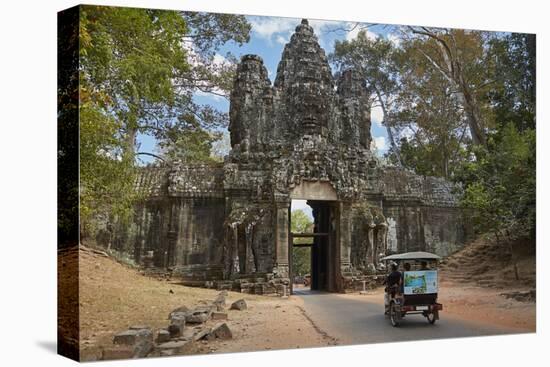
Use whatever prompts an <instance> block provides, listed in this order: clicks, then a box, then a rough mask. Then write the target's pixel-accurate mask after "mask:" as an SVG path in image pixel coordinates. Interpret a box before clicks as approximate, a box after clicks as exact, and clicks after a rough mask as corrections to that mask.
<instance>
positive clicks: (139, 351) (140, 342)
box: [133, 329, 155, 358]
mask: <svg viewBox="0 0 550 367" xmlns="http://www.w3.org/2000/svg"><path fill="white" fill-rule="evenodd" d="M153 349H155V344H154V343H153V332H152V331H151V330H149V329H142V330H139V332H138V335H137V336H136V344H135V346H134V357H133V358H144V357H147V355H148V354H149V353H151V352H152V351H153Z"/></svg>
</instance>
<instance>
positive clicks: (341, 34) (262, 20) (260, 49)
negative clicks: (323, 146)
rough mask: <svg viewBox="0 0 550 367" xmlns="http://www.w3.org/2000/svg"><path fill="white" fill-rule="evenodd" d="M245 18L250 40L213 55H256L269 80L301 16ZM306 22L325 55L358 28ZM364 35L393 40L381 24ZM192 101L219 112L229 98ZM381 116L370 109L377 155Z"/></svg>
mask: <svg viewBox="0 0 550 367" xmlns="http://www.w3.org/2000/svg"><path fill="white" fill-rule="evenodd" d="M247 18H248V20H249V22H250V23H251V24H252V31H251V37H250V42H248V43H247V44H244V45H242V46H238V45H237V44H235V43H234V42H230V43H228V44H226V45H224V46H223V47H222V48H221V49H220V50H219V52H218V54H217V55H216V58H217V59H220V60H223V57H224V56H225V55H226V54H227V53H228V52H230V53H231V54H233V55H235V56H236V57H237V58H240V57H241V56H242V55H245V54H256V55H259V56H261V57H262V59H263V60H264V64H265V66H266V68H267V70H268V75H269V79H270V80H271V82H272V83H273V81H274V79H275V75H276V71H277V64H278V63H279V60H280V58H281V55H282V52H283V48H284V45H285V44H286V43H287V42H288V41H289V39H290V36H291V35H292V33H294V29H295V28H296V26H297V25H298V24H300V21H301V19H298V18H284V17H257V16H248V17H247ZM309 24H310V25H311V26H312V27H313V28H314V30H315V34H316V35H317V37H318V38H319V44H320V45H321V47H322V48H324V49H325V52H326V53H327V55H328V54H330V53H331V52H332V51H333V49H334V42H335V41H336V40H343V39H352V38H354V37H356V36H357V33H358V32H359V30H360V29H361V28H362V27H355V29H352V28H353V25H354V24H355V23H346V22H335V21H325V20H312V19H309ZM348 30H351V31H348ZM367 35H368V36H369V37H385V38H388V39H390V40H395V41H396V40H397V39H396V38H395V37H394V36H393V35H392V34H391V33H390V32H389V28H387V27H384V26H383V25H377V26H372V27H369V28H368V30H367ZM396 42H397V41H396ZM333 72H334V70H333ZM195 100H196V102H198V103H200V104H209V105H212V106H213V107H215V108H217V109H219V110H221V111H229V101H228V100H227V99H225V98H223V97H219V96H214V95H206V94H196V95H195ZM381 115H382V113H381V111H380V109H379V108H378V107H376V108H373V109H372V112H371V120H372V126H371V134H372V137H373V140H374V141H375V143H376V147H377V151H376V153H377V154H378V155H380V156H381V155H383V154H384V153H385V152H386V151H387V149H388V140H387V134H386V130H385V127H383V126H382V125H381V124H380V121H381ZM138 144H139V145H140V150H141V151H146V152H157V145H156V141H155V139H154V137H152V136H148V135H139V136H138ZM140 159H141V160H142V161H143V162H144V163H147V162H151V161H152V160H153V159H154V158H150V157H145V156H141V157H140ZM306 209H307V208H306Z"/></svg>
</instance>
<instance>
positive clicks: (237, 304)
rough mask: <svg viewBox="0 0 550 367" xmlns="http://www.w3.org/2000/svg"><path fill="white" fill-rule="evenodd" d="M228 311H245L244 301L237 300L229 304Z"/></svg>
mask: <svg viewBox="0 0 550 367" xmlns="http://www.w3.org/2000/svg"><path fill="white" fill-rule="evenodd" d="M230 309H231V310H239V311H242V310H246V309H247V305H246V301H245V300H244V299H239V300H237V301H235V302H233V303H232V304H231V307H230Z"/></svg>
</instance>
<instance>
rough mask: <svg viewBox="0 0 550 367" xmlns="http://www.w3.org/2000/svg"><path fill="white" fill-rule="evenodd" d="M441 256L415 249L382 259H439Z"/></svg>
mask: <svg viewBox="0 0 550 367" xmlns="http://www.w3.org/2000/svg"><path fill="white" fill-rule="evenodd" d="M439 259H441V257H440V256H437V255H436V254H432V253H430V252H423V251H414V252H405V253H403V254H395V255H390V256H386V257H383V258H381V259H380V260H382V261H387V260H439Z"/></svg>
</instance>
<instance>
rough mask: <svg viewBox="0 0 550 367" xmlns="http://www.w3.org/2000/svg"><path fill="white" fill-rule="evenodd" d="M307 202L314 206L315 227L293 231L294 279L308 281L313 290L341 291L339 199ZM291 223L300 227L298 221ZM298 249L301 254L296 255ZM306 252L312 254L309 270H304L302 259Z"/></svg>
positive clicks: (313, 225) (291, 238)
mask: <svg viewBox="0 0 550 367" xmlns="http://www.w3.org/2000/svg"><path fill="white" fill-rule="evenodd" d="M307 204H308V205H309V206H310V207H311V208H312V216H313V223H312V225H311V227H310V228H308V229H307V230H306V231H299V232H298V231H290V241H289V242H290V246H289V247H290V254H289V255H290V256H289V257H290V273H291V279H292V280H293V282H296V283H298V282H302V281H305V283H306V284H305V288H304V289H305V290H307V289H308V287H309V289H311V290H317V291H328V292H338V291H340V289H339V283H338V276H339V265H340V254H339V246H338V241H337V238H338V236H337V232H338V220H337V218H338V207H337V205H336V202H335V201H324V200H308V201H307ZM291 227H292V228H295V229H296V228H297V227H296V225H295V224H292V225H291ZM300 229H303V228H302V227H300ZM298 253H301V256H296V255H297V254H298ZM304 253H305V254H307V255H308V256H309V265H310V266H309V269H308V270H309V274H303V268H304V267H303V266H302V264H300V263H298V261H303V258H302V256H303V255H304ZM295 262H296V264H294V263H295ZM293 282H291V283H293ZM292 291H293V289H292Z"/></svg>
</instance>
